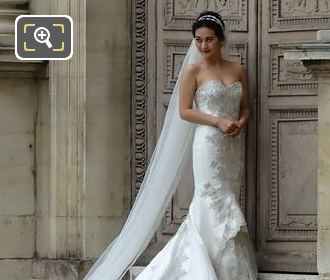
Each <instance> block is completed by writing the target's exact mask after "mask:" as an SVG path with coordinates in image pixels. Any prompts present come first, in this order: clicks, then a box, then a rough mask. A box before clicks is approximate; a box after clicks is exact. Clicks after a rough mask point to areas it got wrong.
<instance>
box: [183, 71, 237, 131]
mask: <svg viewBox="0 0 330 280" xmlns="http://www.w3.org/2000/svg"><path fill="white" fill-rule="evenodd" d="M197 71H198V69H197V66H195V65H190V66H188V68H187V69H186V71H185V72H184V73H183V75H182V76H181V80H180V89H179V90H180V99H179V114H180V117H181V119H183V120H186V121H188V122H193V123H198V124H204V125H211V126H215V127H218V128H220V129H221V130H222V131H223V132H225V133H227V132H228V131H232V130H233V129H234V128H236V125H235V124H234V122H233V121H230V120H226V119H223V118H220V117H215V116H211V115H208V114H204V113H201V112H200V111H198V110H194V109H193V100H194V95H195V92H196V90H197V82H196V72H197Z"/></svg>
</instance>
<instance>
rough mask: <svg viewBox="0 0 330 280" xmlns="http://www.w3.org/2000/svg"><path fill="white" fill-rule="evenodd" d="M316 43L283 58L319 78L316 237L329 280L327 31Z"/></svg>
mask: <svg viewBox="0 0 330 280" xmlns="http://www.w3.org/2000/svg"><path fill="white" fill-rule="evenodd" d="M317 40H318V43H317V44H305V45H301V46H298V47H296V49H295V50H288V51H286V52H285V54H284V59H295V60H296V59H300V60H302V61H303V63H304V66H305V67H307V68H309V69H311V70H313V72H314V73H315V75H316V76H317V77H318V82H319V88H318V236H317V268H318V272H319V279H322V280H329V279H330V203H329V202H330V30H322V31H318V33H317Z"/></svg>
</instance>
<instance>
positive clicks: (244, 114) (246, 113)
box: [227, 66, 250, 137]
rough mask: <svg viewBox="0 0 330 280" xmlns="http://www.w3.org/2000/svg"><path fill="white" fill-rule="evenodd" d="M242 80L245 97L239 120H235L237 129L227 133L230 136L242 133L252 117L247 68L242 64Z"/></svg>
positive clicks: (240, 74)
mask: <svg viewBox="0 0 330 280" xmlns="http://www.w3.org/2000/svg"><path fill="white" fill-rule="evenodd" d="M239 71H240V73H239V77H240V82H241V84H242V90H243V97H242V101H241V105H240V112H239V118H238V120H237V121H235V124H236V125H237V129H234V130H233V131H231V132H230V133H228V134H227V135H228V136H229V137H236V136H238V135H239V134H240V132H241V131H242V129H243V127H244V126H245V124H246V123H247V122H248V120H249V117H250V105H249V95H248V87H249V86H248V80H247V75H246V72H245V69H244V67H243V66H240V70H239Z"/></svg>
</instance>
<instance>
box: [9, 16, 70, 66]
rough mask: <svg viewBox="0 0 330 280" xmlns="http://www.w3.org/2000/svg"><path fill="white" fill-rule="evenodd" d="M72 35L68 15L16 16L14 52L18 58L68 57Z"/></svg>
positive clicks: (54, 58) (49, 58) (48, 58)
mask: <svg viewBox="0 0 330 280" xmlns="http://www.w3.org/2000/svg"><path fill="white" fill-rule="evenodd" d="M72 37H73V36H72V19H71V17H69V16H62V15H61V16H54V15H47V16H46V15H38V16H36V15H28V16H18V17H17V18H16V21H15V54H16V57H17V58H18V59H20V60H66V59H70V58H71V56H72Z"/></svg>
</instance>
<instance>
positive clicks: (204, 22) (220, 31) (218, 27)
mask: <svg viewBox="0 0 330 280" xmlns="http://www.w3.org/2000/svg"><path fill="white" fill-rule="evenodd" d="M204 16H213V17H215V18H216V19H218V20H219V21H220V23H221V24H219V23H217V22H216V21H213V20H210V19H200V18H201V17H204ZM200 27H207V28H211V29H213V30H214V33H215V35H216V36H217V37H218V38H219V40H220V41H224V40H225V34H224V33H225V32H224V31H225V23H224V21H223V19H222V18H221V16H220V14H218V13H216V12H213V11H204V12H202V13H201V14H200V15H199V16H198V18H197V19H196V21H195V22H194V23H193V25H192V33H193V36H194V37H195V33H196V30H197V29H198V28H200Z"/></svg>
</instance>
